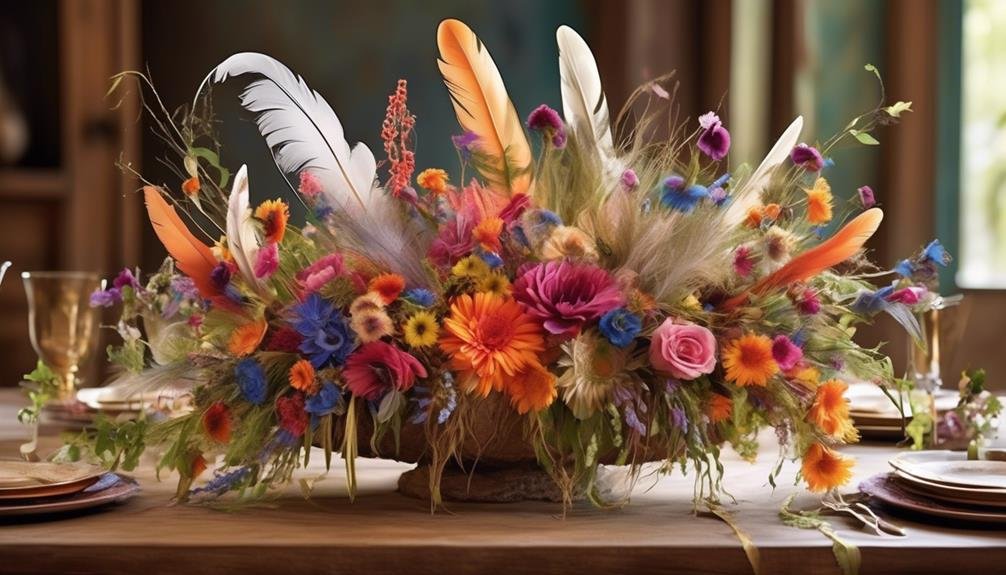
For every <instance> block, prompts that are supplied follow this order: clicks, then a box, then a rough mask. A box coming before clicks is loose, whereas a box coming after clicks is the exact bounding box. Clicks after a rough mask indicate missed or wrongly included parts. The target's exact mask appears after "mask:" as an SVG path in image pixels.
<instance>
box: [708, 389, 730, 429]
mask: <svg viewBox="0 0 1006 575" xmlns="http://www.w3.org/2000/svg"><path fill="white" fill-rule="evenodd" d="M733 410H734V402H733V400H732V399H730V398H729V397H727V396H725V395H722V394H719V393H714V394H713V396H712V397H710V398H709V404H708V405H707V406H706V415H708V416H709V421H711V422H712V423H719V422H721V421H726V420H727V419H730V416H731V415H732V414H733Z"/></svg>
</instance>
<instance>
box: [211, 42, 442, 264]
mask: <svg viewBox="0 0 1006 575" xmlns="http://www.w3.org/2000/svg"><path fill="white" fill-rule="evenodd" d="M246 74H247V75H250V80H249V82H248V83H247V84H246V85H245V87H244V91H243V92H242V93H241V105H242V106H243V107H244V108H245V109H246V110H248V111H249V112H252V113H254V114H256V117H255V122H256V124H257V126H258V129H259V132H260V133H261V134H262V136H263V137H265V140H266V143H267V144H268V145H269V148H270V150H271V151H272V156H273V159H274V160H275V162H276V166H277V167H278V168H279V170H280V172H282V174H283V176H284V177H285V178H286V180H287V183H288V184H289V185H290V188H291V189H293V190H296V189H297V187H298V186H297V183H296V182H297V181H298V178H299V175H300V173H301V172H302V171H304V170H309V171H310V172H311V173H312V175H314V176H315V177H316V178H317V179H318V180H319V182H320V183H321V185H322V194H323V196H324V198H325V200H326V201H327V203H328V205H329V207H331V208H332V209H334V210H335V211H336V213H337V214H338V215H339V216H340V222H339V226H340V227H339V232H340V239H341V240H342V241H344V242H346V244H347V247H348V248H350V249H354V250H356V251H358V252H359V253H361V255H363V256H366V257H368V258H370V259H372V260H374V261H375V262H377V263H379V264H381V265H383V266H385V267H387V268H388V269H390V270H392V271H396V272H398V273H400V274H402V275H403V276H405V278H406V279H408V280H410V281H411V282H413V283H417V284H425V283H426V279H425V277H426V276H425V272H424V271H423V269H422V266H421V263H420V262H421V261H422V256H423V255H425V244H424V242H422V241H417V240H418V239H419V238H417V235H418V234H419V232H418V231H417V230H416V229H415V226H413V225H410V224H409V222H407V221H405V220H404V219H403V216H402V214H401V211H400V206H398V205H396V204H395V202H394V201H393V199H392V198H389V197H388V195H387V194H385V193H384V191H383V190H382V189H381V188H379V187H378V186H377V183H376V176H377V162H376V161H375V159H374V154H373V153H372V152H371V151H370V149H369V148H368V147H367V146H366V145H365V144H363V143H357V144H356V145H354V146H352V147H351V146H350V145H349V142H348V141H347V140H346V137H345V133H344V131H343V127H342V123H341V122H340V121H339V118H338V116H336V115H335V112H334V111H333V110H332V107H331V106H329V105H328V102H326V101H325V99H324V98H322V97H321V95H319V94H318V93H317V92H315V91H314V90H312V89H311V88H309V87H308V85H307V83H306V82H305V81H304V79H303V78H301V77H300V76H297V75H295V74H294V73H293V72H291V71H290V69H289V68H287V67H286V66H284V65H283V64H281V63H280V62H278V61H277V60H275V59H273V58H271V57H269V56H266V55H264V54H256V53H252V52H245V53H240V54H235V55H233V56H231V57H230V58H228V59H226V60H224V61H223V62H221V63H220V65H218V66H217V67H216V68H214V69H213V70H212V71H210V73H209V74H208V75H207V76H206V78H205V79H204V80H203V82H202V84H200V86H199V90H197V92H196V98H197V99H198V97H199V94H200V92H201V91H202V90H203V88H204V87H205V86H206V85H208V84H217V83H221V82H224V81H226V80H227V79H229V78H232V77H235V76H243V75H246Z"/></svg>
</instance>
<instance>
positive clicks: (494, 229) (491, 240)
mask: <svg viewBox="0 0 1006 575" xmlns="http://www.w3.org/2000/svg"><path fill="white" fill-rule="evenodd" d="M502 231H503V220H502V219H501V218H497V217H490V218H483V219H482V221H481V222H479V225H477V226H475V229H474V230H472V237H474V238H475V241H477V242H478V243H479V244H480V245H481V246H482V249H484V250H486V251H490V252H498V251H500V250H501V249H502V245H501V244H500V232H502Z"/></svg>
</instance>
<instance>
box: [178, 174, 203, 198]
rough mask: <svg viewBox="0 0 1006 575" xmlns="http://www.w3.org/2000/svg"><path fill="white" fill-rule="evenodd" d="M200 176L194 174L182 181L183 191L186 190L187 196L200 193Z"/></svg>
mask: <svg viewBox="0 0 1006 575" xmlns="http://www.w3.org/2000/svg"><path fill="white" fill-rule="evenodd" d="M199 188H200V185H199V176H192V177H191V178H189V179H187V180H185V181H184V182H182V191H183V192H185V195H186V196H189V197H190V198H191V197H192V196H194V195H196V194H198V193H199Z"/></svg>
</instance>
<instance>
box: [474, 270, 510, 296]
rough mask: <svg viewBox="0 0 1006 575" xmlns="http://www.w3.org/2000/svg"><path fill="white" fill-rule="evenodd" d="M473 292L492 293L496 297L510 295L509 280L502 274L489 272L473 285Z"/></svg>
mask: <svg viewBox="0 0 1006 575" xmlns="http://www.w3.org/2000/svg"><path fill="white" fill-rule="evenodd" d="M475 291H481V292H488V293H494V294H496V295H502V296H505V295H510V280H508V279H506V276H505V275H503V274H499V273H495V272H491V273H488V274H486V275H485V276H483V277H482V279H480V280H479V281H478V282H477V283H476V284H475Z"/></svg>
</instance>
